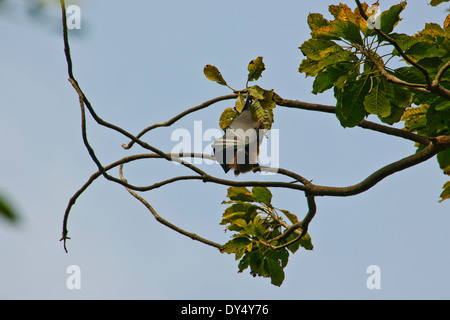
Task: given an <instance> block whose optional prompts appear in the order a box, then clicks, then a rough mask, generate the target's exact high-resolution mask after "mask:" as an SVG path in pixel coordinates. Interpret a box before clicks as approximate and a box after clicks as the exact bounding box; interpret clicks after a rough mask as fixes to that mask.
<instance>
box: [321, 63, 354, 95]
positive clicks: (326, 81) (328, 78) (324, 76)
mask: <svg viewBox="0 0 450 320" xmlns="http://www.w3.org/2000/svg"><path fill="white" fill-rule="evenodd" d="M353 67H354V65H353V64H352V63H350V62H342V63H338V64H335V65H330V66H328V67H326V68H325V69H324V70H323V71H322V72H320V73H319V74H318V75H317V76H316V78H315V79H314V83H313V91H312V93H314V94H318V93H322V92H324V91H326V90H328V89H331V88H332V87H333V86H334V85H336V84H337V83H338V80H340V81H339V82H343V77H344V76H346V75H348V73H349V72H350V71H351V70H352V69H353Z"/></svg>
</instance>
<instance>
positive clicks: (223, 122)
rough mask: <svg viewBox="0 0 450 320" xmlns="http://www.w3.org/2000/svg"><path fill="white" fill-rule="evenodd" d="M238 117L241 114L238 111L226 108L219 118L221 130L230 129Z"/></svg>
mask: <svg viewBox="0 0 450 320" xmlns="http://www.w3.org/2000/svg"><path fill="white" fill-rule="evenodd" d="M238 115H239V113H238V112H237V111H236V110H233V109H232V108H226V109H225V110H224V111H223V112H222V114H221V115H220V118H219V126H220V128H221V129H222V130H225V128H226V127H228V126H229V125H230V124H231V123H232V122H233V120H234V119H236V117H237V116H238Z"/></svg>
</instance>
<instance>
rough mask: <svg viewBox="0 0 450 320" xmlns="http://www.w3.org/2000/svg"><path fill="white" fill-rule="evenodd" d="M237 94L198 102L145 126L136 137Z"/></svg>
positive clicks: (124, 146)
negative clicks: (167, 117)
mask: <svg viewBox="0 0 450 320" xmlns="http://www.w3.org/2000/svg"><path fill="white" fill-rule="evenodd" d="M237 96H238V95H237V94H229V95H226V96H221V97H217V98H214V99H211V100H208V101H205V102H203V103H202V104H200V105H198V106H196V107H193V108H190V109H187V110H185V111H183V112H181V113H180V114H178V115H176V116H175V117H173V118H172V119H170V120H168V121H166V122H161V123H155V124H153V125H151V126H149V127H147V128H145V129H144V130H142V131H141V132H140V133H139V134H138V135H136V138H137V139H139V138H141V137H142V136H143V135H144V134H146V133H147V132H149V131H150V130H153V129H156V128H160V127H169V126H171V125H173V124H174V123H175V122H177V121H178V120H180V119H181V118H183V117H185V116H187V115H188V114H190V113H193V112H195V111H198V110H202V109H204V108H206V107H209V106H210V105H212V104H214V103H217V102H219V101H223V100H229V99H235V98H237ZM133 144H134V141H130V142H129V143H128V145H126V144H123V145H122V147H123V148H124V149H130V148H131V147H132V146H133Z"/></svg>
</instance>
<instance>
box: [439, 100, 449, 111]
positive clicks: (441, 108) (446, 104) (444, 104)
mask: <svg viewBox="0 0 450 320" xmlns="http://www.w3.org/2000/svg"><path fill="white" fill-rule="evenodd" d="M436 110H437V111H446V110H450V101H449V100H445V101H442V102H441V103H439V104H438V105H437V106H436Z"/></svg>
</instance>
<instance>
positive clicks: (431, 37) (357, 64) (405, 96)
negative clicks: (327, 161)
mask: <svg viewBox="0 0 450 320" xmlns="http://www.w3.org/2000/svg"><path fill="white" fill-rule="evenodd" d="M441 2H444V1H432V3H431V5H433V6H435V5H438V4H439V3H441ZM359 4H360V5H361V6H358V7H356V8H355V9H354V10H352V9H351V8H349V7H348V6H347V5H345V4H342V3H340V4H339V5H331V6H329V12H330V13H331V15H332V16H333V17H334V20H331V21H329V20H327V19H325V18H324V17H323V15H322V14H319V13H311V14H309V16H308V25H309V28H310V29H311V39H308V40H307V41H305V42H304V43H303V44H302V45H301V46H300V48H299V49H300V50H301V52H302V53H303V55H304V56H305V57H306V58H305V59H304V60H302V62H301V64H300V67H299V71H300V72H302V73H304V74H305V75H306V76H307V77H314V78H315V79H314V82H313V90H312V92H313V93H314V94H318V93H322V92H325V91H327V90H329V89H333V90H334V96H335V98H336V116H337V118H338V119H339V121H340V123H341V125H342V126H343V127H354V126H357V125H359V124H360V123H361V122H362V121H363V120H364V119H365V118H366V117H368V116H369V115H375V116H377V117H378V118H379V119H380V120H381V121H382V122H383V123H386V124H389V125H393V124H395V123H398V122H400V121H404V124H405V130H407V131H410V132H416V133H419V134H421V135H423V136H426V137H436V136H439V135H449V134H450V100H449V99H448V98H447V97H445V96H444V95H440V94H439V93H438V92H434V91H432V89H431V87H432V86H433V85H436V83H435V82H436V81H437V82H438V83H439V85H441V86H442V87H443V88H444V89H450V76H449V75H448V74H447V73H445V71H447V68H448V67H447V66H446V65H447V63H449V61H450V15H449V16H448V17H447V19H446V20H445V21H444V22H443V24H442V26H441V25H439V24H436V23H427V24H426V25H425V28H424V29H423V30H421V31H419V32H418V33H417V34H414V35H407V34H403V33H401V34H400V33H395V32H394V29H395V27H396V25H397V24H398V23H399V22H400V21H401V18H400V14H401V13H402V11H403V10H404V9H405V7H406V1H403V2H401V3H399V4H396V5H393V6H392V7H390V8H389V9H388V10H386V11H383V12H381V13H380V14H379V15H378V16H377V15H376V13H377V10H378V8H379V4H378V2H376V3H375V4H373V5H372V6H369V5H368V4H367V3H362V4H361V3H359ZM361 9H362V10H363V11H364V12H362V11H360V10H361ZM365 18H368V19H367V20H366V19H365ZM386 50H387V51H386ZM381 51H383V53H382V52H381ZM394 59H396V61H398V62H399V64H400V66H398V65H396V66H395V68H392V67H390V65H392V63H391V61H393V60H394ZM433 79H435V80H434V81H433ZM437 159H438V162H439V166H440V168H442V169H443V171H444V173H445V174H449V172H450V166H449V162H450V161H449V151H448V150H446V151H443V152H441V153H439V154H438V156H437ZM449 193H450V190H449V189H448V187H447V188H445V187H444V192H443V194H442V195H441V197H442V200H443V199H446V198H448V194H449Z"/></svg>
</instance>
